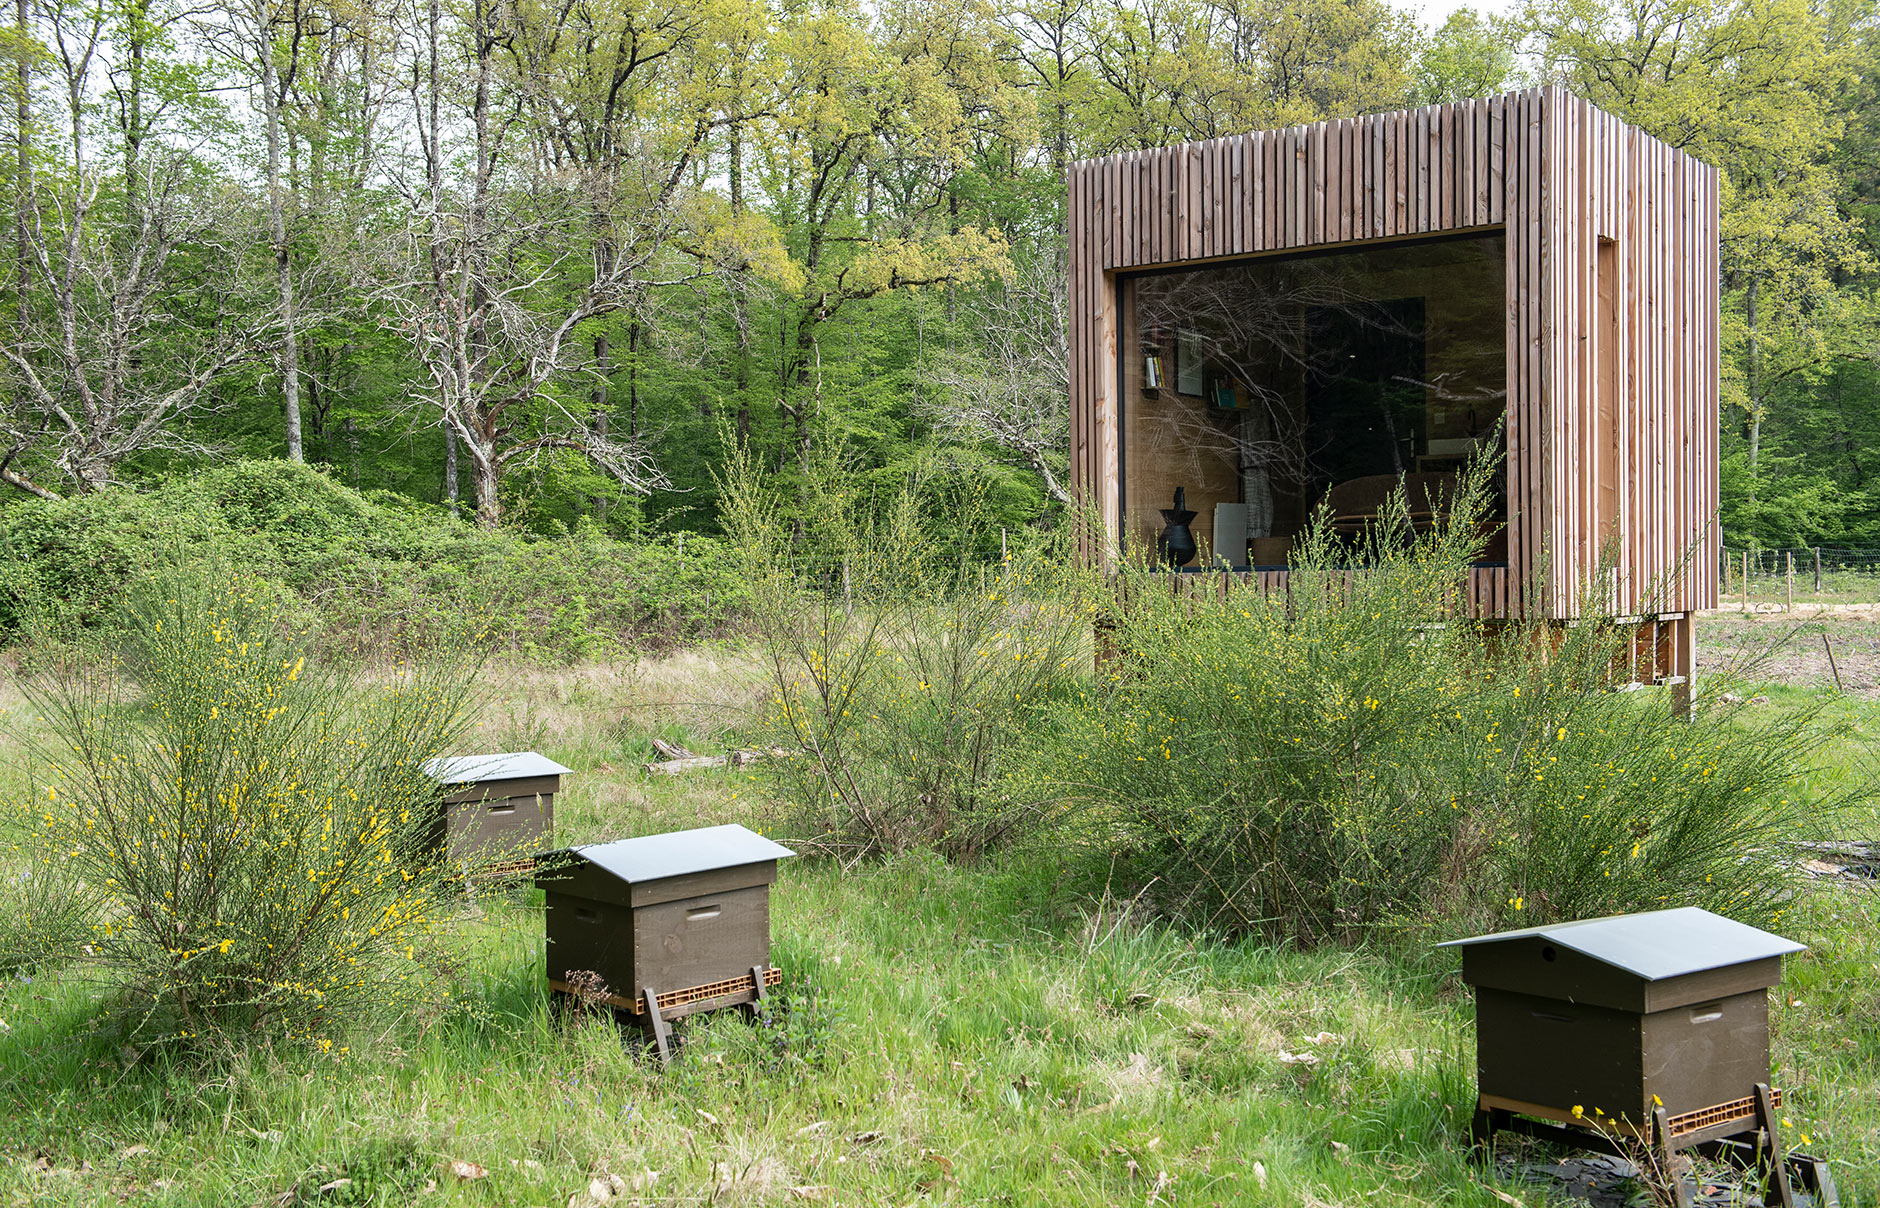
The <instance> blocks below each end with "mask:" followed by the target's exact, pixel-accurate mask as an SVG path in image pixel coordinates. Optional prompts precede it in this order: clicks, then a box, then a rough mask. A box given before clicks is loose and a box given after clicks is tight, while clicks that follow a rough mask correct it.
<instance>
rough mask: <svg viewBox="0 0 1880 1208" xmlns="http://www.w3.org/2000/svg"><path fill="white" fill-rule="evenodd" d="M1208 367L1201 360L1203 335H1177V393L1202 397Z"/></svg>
mask: <svg viewBox="0 0 1880 1208" xmlns="http://www.w3.org/2000/svg"><path fill="white" fill-rule="evenodd" d="M1207 376H1208V375H1207V366H1206V365H1205V364H1203V362H1202V359H1201V333H1200V332H1198V331H1178V332H1176V333H1175V392H1176V393H1177V394H1189V395H1193V396H1195V397H1196V398H1199V397H1201V394H1202V391H1203V388H1204V386H1205V384H1206V382H1207Z"/></svg>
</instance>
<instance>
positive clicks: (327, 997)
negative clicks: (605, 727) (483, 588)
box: [12, 563, 474, 1047]
mask: <svg viewBox="0 0 1880 1208" xmlns="http://www.w3.org/2000/svg"><path fill="white" fill-rule="evenodd" d="M274 594H275V592H274V591H271V590H270V585H269V584H267V583H265V582H257V581H254V580H252V579H247V578H245V577H243V576H240V575H237V574H233V573H230V572H229V571H227V570H226V568H223V567H221V566H219V565H218V564H214V563H206V564H198V565H197V566H196V567H194V568H193V569H188V570H181V571H169V572H164V573H161V574H158V575H155V576H153V577H151V578H149V579H147V580H145V581H143V582H142V583H141V584H140V585H139V586H138V587H137V588H136V589H135V590H134V591H133V592H132V594H131V596H130V598H129V600H128V601H127V602H126V603H125V604H124V605H123V607H122V608H121V609H120V610H119V612H118V614H117V618H116V622H117V630H118V632H119V633H120V634H121V635H122V639H121V649H122V655H121V657H120V658H118V659H117V660H115V662H114V664H113V665H111V666H108V667H104V668H96V667H90V666H69V667H65V668H63V669H56V670H52V671H48V672H46V673H44V674H42V675H41V676H39V677H38V678H36V679H34V680H31V681H29V682H28V683H27V684H26V691H27V697H28V701H29V703H30V705H31V707H32V709H33V710H34V712H36V713H37V714H38V715H39V717H40V720H41V723H42V724H43V725H44V726H45V727H46V729H47V730H48V731H49V732H50V734H51V738H50V739H48V740H45V741H43V742H39V741H38V740H34V741H35V742H36V743H37V745H35V746H34V748H33V749H34V752H35V759H34V765H33V769H32V770H33V773H34V777H33V781H32V783H33V784H34V785H35V786H36V787H35V788H34V789H33V797H32V798H31V799H30V800H23V801H20V802H19V803H18V809H19V814H18V816H16V817H15V818H13V819H12V822H13V823H14V824H15V830H16V833H17V835H18V836H19V838H20V840H21V842H20V844H19V846H20V847H21V848H22V849H23V850H24V851H26V852H28V853H30V855H31V860H30V862H29V864H28V867H29V869H30V870H31V871H33V872H34V873H36V874H37V875H39V876H42V877H45V878H48V879H56V880H61V881H64V882H66V883H69V884H83V885H85V886H88V887H89V893H88V894H87V895H85V896H84V898H83V899H82V900H78V901H76V902H75V904H76V905H79V906H81V907H82V908H84V909H86V910H87V911H88V913H87V915H86V916H85V917H84V918H83V919H82V922H83V923H84V924H85V925H86V926H85V930H84V933H83V943H82V944H80V945H79V947H78V948H77V949H76V950H70V951H67V952H65V953H64V954H63V955H64V956H65V957H67V958H68V959H70V960H71V961H73V962H74V965H75V967H76V968H77V969H80V970H83V971H89V972H92V973H96V974H99V975H102V976H104V977H106V978H108V979H109V980H110V981H111V982H112V983H113V984H115V985H117V986H119V987H120V988H121V989H122V990H124V991H125V992H127V993H128V994H129V995H130V1001H131V1003H132V1004H133V1006H134V1008H135V1011H136V1016H137V1022H136V1027H137V1029H138V1030H139V1031H140V1032H143V1033H145V1034H151V1035H157V1036H162V1035H176V1034H182V1035H186V1036H199V1037H202V1038H203V1039H205V1040H206V1039H209V1038H211V1037H214V1036H220V1035H227V1034H230V1033H235V1032H240V1033H261V1034H267V1035H284V1036H288V1037H292V1038H299V1039H304V1040H308V1041H311V1042H315V1043H318V1044H320V1045H321V1046H323V1047H325V1046H329V1045H331V1044H332V1042H333V1039H334V1037H335V1034H336V1032H338V1031H339V1030H341V1029H350V1028H351V1027H353V1026H355V1025H358V1024H362V1023H365V1022H368V1021H371V1020H375V1019H380V1018H383V1017H384V1016H385V1015H386V1013H387V1012H393V1013H396V1012H399V1011H402V1010H406V1009H409V1008H412V1007H414V1006H416V1005H419V1004H421V1003H427V1002H434V1001H436V999H437V996H439V995H448V990H447V989H443V988H442V983H441V982H439V980H438V975H439V974H440V972H442V971H443V963H444V959H445V958H444V953H445V951H446V949H445V947H444V944H443V932H444V930H445V929H446V927H447V925H448V922H449V920H450V918H451V916H452V915H453V913H454V911H453V908H452V907H451V905H450V904H449V900H448V899H449V898H451V897H453V896H455V894H456V892H457V891H455V890H454V889H453V888H452V883H451V881H450V879H449V876H448V871H449V870H447V869H446V868H445V866H444V861H443V858H442V856H441V855H440V854H439V853H438V851H437V845H436V839H435V833H436V832H435V828H436V821H437V817H438V815H437V814H436V811H435V805H436V802H437V797H438V786H437V785H436V784H435V783H434V782H433V781H432V780H431V779H430V778H429V777H427V776H425V775H424V774H423V773H422V771H421V770H420V765H421V764H422V763H423V762H424V761H425V760H427V759H429V758H431V757H433V756H435V755H438V754H440V753H442V752H444V751H446V750H449V749H451V748H453V747H454V745H455V744H456V743H457V741H458V739H459V737H460V735H461V733H462V731H463V727H464V724H465V721H466V718H467V700H468V698H467V695H466V686H467V684H468V682H469V678H470V672H471V671H473V670H474V668H473V667H471V666H470V665H468V664H465V663H464V662H462V661H461V660H456V661H450V660H434V661H432V662H431V663H429V664H428V665H427V666H426V667H425V668H423V669H412V668H402V667H401V668H400V669H398V670H397V671H396V672H394V673H391V674H388V675H384V676H380V677H377V678H374V679H365V678H360V677H357V676H351V675H347V674H342V673H338V672H334V671H331V670H323V669H321V668H320V667H319V666H318V665H317V664H316V663H312V662H310V661H309V658H308V655H307V652H306V649H305V646H304V643H302V642H301V641H299V640H298V639H297V637H296V636H295V635H294V634H293V633H292V631H291V630H289V629H288V628H287V627H286V626H285V625H284V624H283V620H284V618H283V616H282V613H281V611H280V608H279V606H278V601H276V600H274V599H272V598H271V597H272V596H273V595H274ZM42 955H49V954H42Z"/></svg>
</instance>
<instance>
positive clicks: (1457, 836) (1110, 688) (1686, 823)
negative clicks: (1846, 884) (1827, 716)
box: [1032, 467, 1819, 943]
mask: <svg viewBox="0 0 1880 1208" xmlns="http://www.w3.org/2000/svg"><path fill="white" fill-rule="evenodd" d="M1485 475H1486V468H1485V467H1478V468H1477V470H1476V472H1475V473H1474V474H1473V475H1472V476H1471V478H1470V480H1469V482H1468V483H1467V484H1466V486H1465V489H1464V490H1463V491H1462V493H1461V496H1460V497H1459V498H1458V499H1456V500H1455V501H1454V502H1453V508H1452V516H1451V519H1450V521H1449V522H1448V523H1446V524H1444V525H1441V526H1439V527H1438V528H1436V529H1434V530H1433V531H1428V532H1421V533H1418V532H1412V531H1411V529H1410V527H1409V525H1408V522H1407V520H1406V518H1405V513H1404V510H1403V507H1402V501H1401V500H1397V501H1395V503H1394V504H1393V505H1392V506H1390V507H1387V508H1386V510H1385V511H1384V512H1383V513H1382V514H1381V515H1380V517H1379V518H1378V521H1377V522H1376V523H1375V524H1373V525H1372V526H1371V527H1370V529H1369V531H1368V533H1367V534H1366V535H1365V536H1363V537H1362V538H1360V539H1359V540H1358V541H1357V542H1356V543H1355V544H1352V543H1349V542H1346V541H1344V540H1341V539H1340V538H1339V537H1338V536H1337V535H1336V534H1334V533H1333V532H1331V531H1330V528H1329V526H1328V525H1327V524H1326V522H1325V517H1324V516H1323V515H1321V516H1320V517H1319V518H1318V519H1317V520H1316V521H1315V523H1314V524H1313V526H1312V528H1311V529H1310V531H1309V532H1308V534H1307V535H1306V537H1305V539H1304V540H1303V542H1302V543H1301V546H1300V548H1299V550H1298V551H1297V552H1296V554H1295V558H1294V563H1293V573H1292V576H1291V584H1290V590H1289V591H1288V592H1287V593H1286V594H1285V595H1279V594H1271V595H1269V594H1266V593H1264V592H1263V591H1262V590H1261V589H1260V588H1259V587H1258V586H1257V585H1254V584H1241V585H1236V586H1231V587H1228V588H1227V589H1226V590H1225V591H1215V590H1213V586H1214V585H1212V584H1210V585H1209V586H1210V591H1208V592H1206V593H1193V592H1187V591H1183V590H1181V589H1182V587H1183V586H1184V583H1185V582H1187V581H1186V580H1183V579H1182V578H1180V577H1179V576H1171V575H1167V574H1163V573H1160V572H1158V571H1156V570H1154V569H1152V568H1150V567H1148V566H1147V565H1146V564H1145V561H1144V560H1126V561H1125V562H1124V563H1123V566H1124V569H1123V570H1122V571H1121V572H1120V583H1121V588H1122V591H1123V592H1124V594H1125V596H1126V600H1127V604H1126V606H1125V607H1124V608H1122V609H1121V610H1120V612H1119V615H1118V619H1117V626H1118V627H1117V630H1116V642H1117V647H1118V649H1119V651H1120V653H1119V654H1118V656H1117V657H1116V658H1114V659H1113V660H1112V661H1111V663H1110V665H1109V667H1108V671H1107V673H1106V674H1105V676H1104V677H1103V680H1102V683H1101V684H1100V686H1099V690H1098V691H1096V692H1093V693H1091V694H1089V695H1088V696H1086V697H1085V698H1083V699H1082V700H1080V701H1078V702H1077V703H1076V704H1074V705H1072V706H1068V707H1065V708H1063V709H1061V710H1060V711H1059V712H1058V713H1057V715H1056V724H1055V725H1054V726H1051V727H1048V728H1046V729H1044V730H1042V731H1041V732H1040V734H1039V736H1038V740H1037V742H1036V743H1035V744H1034V747H1033V761H1032V763H1033V766H1034V767H1035V772H1034V776H1035V778H1036V781H1037V787H1036V788H1035V790H1034V791H1037V792H1043V791H1048V790H1049V788H1050V787H1051V786H1052V785H1060V786H1063V789H1064V791H1066V792H1067V793H1069V794H1071V795H1073V796H1074V797H1076V798H1077V799H1079V800H1081V801H1083V802H1085V803H1087V804H1089V805H1090V806H1092V807H1095V808H1097V809H1098V810H1099V811H1100V813H1099V814H1098V815H1097V816H1100V817H1104V818H1107V819H1108V820H1109V821H1110V823H1111V829H1109V830H1097V831H1095V832H1093V834H1094V837H1095V838H1096V840H1097V841H1098V842H1100V843H1104V844H1108V845H1112V846H1114V847H1116V848H1118V849H1119V850H1120V851H1121V852H1123V853H1124V854H1125V855H1126V856H1127V857H1128V860H1129V862H1130V864H1131V866H1132V867H1133V868H1134V869H1135V871H1136V873H1137V875H1138V878H1139V880H1140V881H1141V882H1143V883H1149V882H1153V884H1152V887H1151V889H1150V890H1149V895H1150V896H1149V899H1148V900H1150V901H1152V902H1154V903H1156V904H1157V905H1158V906H1159V907H1160V908H1161V909H1163V910H1164V911H1166V912H1167V913H1168V914H1171V915H1173V916H1176V917H1179V918H1183V919H1187V920H1189V921H1192V922H1197V923H1201V924H1204V925H1207V926H1211V927H1220V928H1225V929H1228V930H1230V931H1254V932H1259V933H1262V934H1265V935H1269V936H1272V937H1275V938H1280V937H1284V938H1287V939H1290V940H1294V941H1300V942H1306V943H1312V942H1322V941H1326V940H1339V941H1355V940H1358V939H1361V938H1363V937H1365V936H1366V935H1368V934H1370V933H1372V932H1373V931H1374V929H1376V928H1378V927H1380V926H1385V927H1390V926H1416V925H1422V924H1426V923H1430V922H1433V921H1436V920H1444V921H1445V925H1446V927H1447V928H1448V929H1449V930H1455V929H1459V928H1471V927H1480V928H1487V927H1491V926H1494V925H1498V924H1502V923H1509V922H1523V923H1528V922H1542V921H1547V920H1551V919H1559V918H1572V917H1584V916H1588V915H1597V914H1604V913H1612V912H1616V911H1628V910H1638V909H1645V908H1651V907H1660V906H1668V905H1681V904H1687V903H1688V904H1697V905H1703V906H1706V907H1710V908H1712V909H1716V910H1720V911H1722V912H1725V913H1728V914H1731V915H1735V916H1738V917H1743V918H1748V919H1755V920H1758V921H1762V922H1765V923H1767V922H1768V921H1770V920H1771V919H1772V918H1774V917H1776V915H1777V913H1778V912H1779V910H1780V902H1781V901H1782V899H1783V896H1784V893H1785V889H1786V885H1787V879H1788V874H1787V870H1786V865H1785V864H1784V862H1783V861H1782V860H1781V859H1780V858H1779V847H1780V840H1782V839H1783V838H1786V837H1790V836H1791V835H1793V834H1795V833H1797V832H1798V831H1800V830H1801V829H1803V828H1804V827H1805V826H1806V822H1807V819H1806V811H1805V809H1804V802H1803V801H1802V800H1801V793H1800V789H1801V787H1802V779H1801V776H1802V772H1803V770H1804V769H1805V767H1806V765H1807V763H1808V761H1809V758H1810V756H1811V753H1812V752H1813V751H1814V750H1815V748H1816V745H1817V743H1818V741H1819V739H1818V737H1817V736H1816V732H1815V731H1814V730H1812V729H1811V727H1810V725H1809V714H1808V712H1807V711H1806V710H1803V711H1799V712H1796V713H1791V714H1785V715H1783V716H1782V717H1780V718H1776V719H1762V720H1761V721H1760V722H1759V723H1758V724H1756V725H1753V726H1752V725H1745V724H1740V719H1739V717H1738V716H1737V715H1736V713H1735V712H1734V711H1733V710H1732V709H1731V708H1729V707H1728V706H1725V705H1721V704H1719V703H1716V702H1715V701H1714V700H1707V701H1705V702H1702V707H1700V709H1699V710H1698V713H1697V715H1696V716H1695V717H1694V718H1692V719H1691V720H1690V721H1689V722H1685V721H1681V720H1678V719H1676V718H1674V717H1673V715H1672V711H1671V705H1670V702H1669V699H1668V697H1667V696H1666V695H1665V694H1664V693H1663V692H1661V691H1656V690H1654V691H1644V692H1636V693H1620V692H1615V691H1613V690H1612V689H1613V687H1614V684H1613V678H1612V669H1613V668H1614V666H1615V665H1622V661H1623V660H1622V656H1623V654H1624V652H1625V648H1626V643H1627V641H1628V640H1629V633H1628V631H1627V630H1626V629H1625V628H1624V627H1622V626H1620V625H1618V624H1615V623H1613V622H1612V621H1611V620H1610V618H1602V617H1600V616H1598V615H1597V613H1596V610H1594V612H1593V615H1591V616H1590V617H1589V619H1588V620H1587V621H1585V622H1584V623H1581V624H1578V625H1576V626H1574V627H1571V628H1561V627H1556V626H1550V625H1547V624H1545V623H1541V622H1533V623H1506V624H1490V623H1481V622H1474V621H1471V620H1469V619H1468V618H1467V617H1465V616H1463V615H1461V612H1460V610H1459V609H1458V608H1457V607H1456V601H1457V600H1458V598H1459V593H1460V589H1461V587H1462V585H1463V583H1464V582H1465V576H1466V574H1467V571H1468V567H1469V564H1470V562H1471V560H1472V559H1473V558H1474V557H1475V555H1476V551H1477V547H1478V544H1479V542H1480V540H1481V535H1482V533H1483V531H1484V529H1483V526H1482V523H1481V517H1482V511H1483V508H1482V504H1483V500H1484V496H1485V490H1484V488H1485V484H1486V477H1485Z"/></svg>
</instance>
